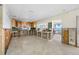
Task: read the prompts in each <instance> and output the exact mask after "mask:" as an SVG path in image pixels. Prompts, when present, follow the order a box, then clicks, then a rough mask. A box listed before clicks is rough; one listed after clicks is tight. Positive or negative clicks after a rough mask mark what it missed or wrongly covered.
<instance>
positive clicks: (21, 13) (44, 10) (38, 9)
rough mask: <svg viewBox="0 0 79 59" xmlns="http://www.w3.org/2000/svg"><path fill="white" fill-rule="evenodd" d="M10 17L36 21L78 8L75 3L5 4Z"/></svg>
mask: <svg viewBox="0 0 79 59" xmlns="http://www.w3.org/2000/svg"><path fill="white" fill-rule="evenodd" d="M5 7H6V9H7V11H8V14H9V16H10V17H15V18H16V19H17V20H18V21H36V20H41V19H44V18H49V17H51V16H55V15H58V14H60V13H63V12H68V11H71V10H73V9H76V8H79V5H77V4H6V5H5Z"/></svg>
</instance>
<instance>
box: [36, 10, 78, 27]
mask: <svg viewBox="0 0 79 59" xmlns="http://www.w3.org/2000/svg"><path fill="white" fill-rule="evenodd" d="M78 15H79V9H76V10H72V11H70V12H66V13H63V14H60V15H57V16H54V17H52V18H49V19H46V20H40V21H38V22H37V24H40V23H46V24H47V23H48V22H50V21H53V20H61V22H62V25H63V28H75V27H76V16H78Z"/></svg>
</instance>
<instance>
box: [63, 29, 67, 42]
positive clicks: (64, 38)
mask: <svg viewBox="0 0 79 59" xmlns="http://www.w3.org/2000/svg"><path fill="white" fill-rule="evenodd" d="M62 40H63V43H65V44H68V30H67V29H64V30H63V39H62Z"/></svg>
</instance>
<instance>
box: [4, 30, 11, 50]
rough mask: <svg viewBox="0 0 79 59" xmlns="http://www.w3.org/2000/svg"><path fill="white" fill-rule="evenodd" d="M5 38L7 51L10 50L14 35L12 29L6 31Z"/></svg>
mask: <svg viewBox="0 0 79 59" xmlns="http://www.w3.org/2000/svg"><path fill="white" fill-rule="evenodd" d="M4 36H5V51H6V50H7V49H8V46H9V43H10V40H11V37H12V34H11V30H10V29H4Z"/></svg>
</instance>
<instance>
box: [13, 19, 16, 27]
mask: <svg viewBox="0 0 79 59" xmlns="http://www.w3.org/2000/svg"><path fill="white" fill-rule="evenodd" d="M16 26H17V22H16V19H14V18H13V19H12V27H16Z"/></svg>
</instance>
